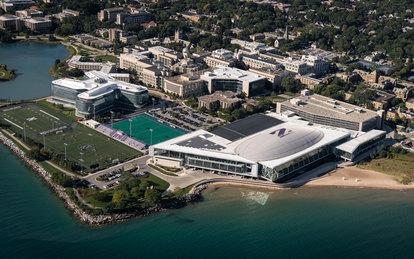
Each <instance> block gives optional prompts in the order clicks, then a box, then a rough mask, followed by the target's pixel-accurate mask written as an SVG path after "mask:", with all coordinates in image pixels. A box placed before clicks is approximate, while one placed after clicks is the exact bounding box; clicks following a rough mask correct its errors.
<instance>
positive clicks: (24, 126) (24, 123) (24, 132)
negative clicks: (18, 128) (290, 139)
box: [23, 122, 26, 141]
mask: <svg viewBox="0 0 414 259" xmlns="http://www.w3.org/2000/svg"><path fill="white" fill-rule="evenodd" d="M23 135H24V141H26V122H23Z"/></svg>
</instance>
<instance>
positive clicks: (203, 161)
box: [150, 113, 350, 181]
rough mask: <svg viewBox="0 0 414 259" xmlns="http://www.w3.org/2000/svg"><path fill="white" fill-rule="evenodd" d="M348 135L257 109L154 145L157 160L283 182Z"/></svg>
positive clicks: (333, 150)
mask: <svg viewBox="0 0 414 259" xmlns="http://www.w3.org/2000/svg"><path fill="white" fill-rule="evenodd" d="M349 137H350V133H349V132H348V131H346V130H342V129H334V128H332V127H328V126H318V125H311V124H310V123H308V122H306V121H303V120H301V119H300V118H299V117H294V118H292V117H289V118H288V117H283V116H281V115H277V114H275V113H269V114H256V115H253V116H250V117H248V118H246V119H242V120H240V121H236V122H234V123H231V124H228V125H225V126H222V127H220V128H218V129H216V130H214V131H212V132H207V131H204V130H198V131H194V132H191V133H189V134H186V135H183V136H180V137H177V138H174V139H171V140H167V141H165V142H162V143H159V144H156V145H154V146H151V147H150V155H151V156H153V159H154V162H155V163H157V164H160V165H165V166H186V167H192V168H197V169H204V170H210V171H213V172H216V173H228V174H236V175H242V176H247V177H252V178H261V179H266V180H269V181H282V180H284V179H287V178H290V177H292V176H294V175H296V174H298V173H300V172H301V171H304V170H305V169H306V168H307V167H309V166H311V165H313V164H315V163H316V162H318V161H321V160H322V159H325V158H327V157H329V156H331V155H333V154H334V152H335V147H336V146H337V145H339V144H341V143H343V142H345V141H347V140H348V138H349Z"/></svg>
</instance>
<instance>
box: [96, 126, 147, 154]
mask: <svg viewBox="0 0 414 259" xmlns="http://www.w3.org/2000/svg"><path fill="white" fill-rule="evenodd" d="M96 130H97V131H99V132H101V133H103V134H105V135H107V136H110V137H112V138H114V139H117V140H119V141H121V142H123V143H125V144H127V145H128V146H131V147H133V148H135V149H139V150H143V149H146V148H147V147H148V145H147V144H146V143H144V142H142V141H140V140H138V139H136V138H133V137H130V136H128V135H126V134H125V133H124V132H122V131H120V130H116V129H113V128H110V127H108V126H105V125H102V124H100V125H99V126H98V127H96Z"/></svg>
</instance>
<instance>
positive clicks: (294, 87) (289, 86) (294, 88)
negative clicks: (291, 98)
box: [281, 76, 303, 93]
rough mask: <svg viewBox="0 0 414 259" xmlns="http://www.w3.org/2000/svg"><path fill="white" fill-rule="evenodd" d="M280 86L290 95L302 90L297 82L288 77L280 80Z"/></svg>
mask: <svg viewBox="0 0 414 259" xmlns="http://www.w3.org/2000/svg"><path fill="white" fill-rule="evenodd" d="M281 86H282V88H283V89H284V90H285V91H286V92H290V93H297V92H299V91H300V90H301V89H302V88H303V86H302V84H301V83H300V81H299V80H296V79H294V78H293V77H290V76H288V77H285V78H283V79H282V84H281Z"/></svg>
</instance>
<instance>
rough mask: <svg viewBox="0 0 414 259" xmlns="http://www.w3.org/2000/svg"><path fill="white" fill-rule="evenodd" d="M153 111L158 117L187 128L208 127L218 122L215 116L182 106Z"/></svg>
mask: <svg viewBox="0 0 414 259" xmlns="http://www.w3.org/2000/svg"><path fill="white" fill-rule="evenodd" d="M154 113H155V114H154V115H155V116H157V117H160V118H161V119H164V120H167V121H169V122H171V123H174V124H176V125H177V126H179V127H181V128H183V129H189V130H198V129H208V128H209V127H212V126H214V125H217V124H218V123H219V122H220V121H219V120H218V119H217V118H215V117H212V116H210V115H208V114H204V113H201V112H199V111H197V110H194V109H191V108H187V107H182V106H178V107H174V108H167V109H165V110H157V111H155V112H154Z"/></svg>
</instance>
